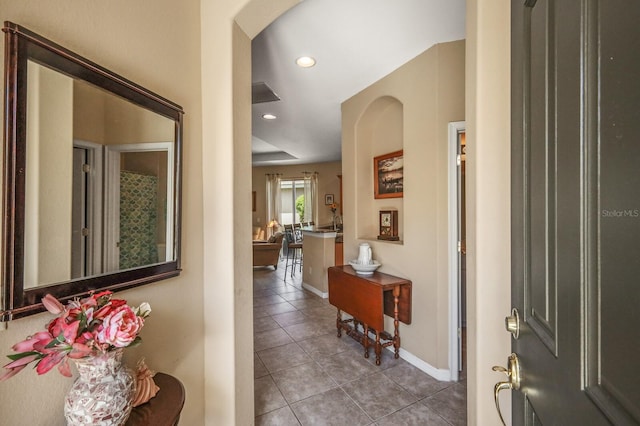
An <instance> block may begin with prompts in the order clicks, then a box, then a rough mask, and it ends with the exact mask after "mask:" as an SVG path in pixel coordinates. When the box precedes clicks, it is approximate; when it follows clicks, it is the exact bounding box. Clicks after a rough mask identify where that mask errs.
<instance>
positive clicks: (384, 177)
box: [373, 150, 404, 198]
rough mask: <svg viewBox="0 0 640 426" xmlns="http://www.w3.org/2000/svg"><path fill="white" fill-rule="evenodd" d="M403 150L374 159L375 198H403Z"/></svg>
mask: <svg viewBox="0 0 640 426" xmlns="http://www.w3.org/2000/svg"><path fill="white" fill-rule="evenodd" d="M402 152H403V151H402V150H400V151H395V152H391V153H389V154H384V155H379V156H377V157H375V158H374V159H373V194H374V198H402V195H403V186H402V185H403V176H404V168H403V158H402Z"/></svg>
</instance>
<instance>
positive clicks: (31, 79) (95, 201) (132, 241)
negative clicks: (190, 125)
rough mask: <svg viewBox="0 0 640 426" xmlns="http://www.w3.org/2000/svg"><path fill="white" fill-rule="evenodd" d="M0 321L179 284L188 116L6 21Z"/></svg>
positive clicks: (121, 79)
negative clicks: (103, 294) (97, 295)
mask: <svg viewBox="0 0 640 426" xmlns="http://www.w3.org/2000/svg"><path fill="white" fill-rule="evenodd" d="M3 31H4V33H5V99H4V100H5V103H4V105H5V106H4V161H3V165H4V174H3V212H4V216H3V228H2V239H3V247H2V248H3V252H2V257H3V271H2V272H3V275H2V299H1V303H2V306H1V310H0V321H9V320H11V319H15V318H20V317H24V316H27V315H31V314H34V313H37V312H40V311H42V310H44V308H43V306H42V304H41V302H40V300H41V298H42V297H43V296H44V295H46V294H47V293H49V294H52V295H54V296H55V297H57V298H58V299H60V300H63V301H64V300H67V299H71V298H74V297H82V296H83V295H86V294H88V293H90V292H92V291H96V290H106V289H109V290H114V291H115V290H122V289H126V288H131V287H135V286H140V285H144V284H148V283H151V282H154V281H158V280H162V279H166V278H169V277H173V276H176V275H178V274H179V273H180V217H181V196H180V182H181V179H180V176H181V169H182V167H181V145H182V122H183V121H182V117H183V114H184V112H183V110H182V107H180V106H179V105H177V104H175V103H173V102H171V101H169V100H167V99H165V98H163V97H161V96H159V95H157V94H155V93H153V92H151V91H149V90H147V89H145V88H143V87H141V86H139V85H137V84H135V83H133V82H131V81H129V80H127V79H125V78H123V77H121V76H119V75H117V74H115V73H113V72H111V71H109V70H107V69H106V68H103V67H101V66H100V65H97V64H95V63H93V62H91V61H89V60H88V59H85V58H83V57H81V56H80V55H77V54H75V53H73V52H71V51H69V50H68V49H66V48H64V47H62V46H59V45H57V44H56V43H53V42H51V41H49V40H47V39H46V38H44V37H41V36H39V35H38V34H35V33H34V32H32V31H30V30H28V29H26V28H24V27H22V26H20V25H16V24H14V23H11V22H5V24H4V28H3Z"/></svg>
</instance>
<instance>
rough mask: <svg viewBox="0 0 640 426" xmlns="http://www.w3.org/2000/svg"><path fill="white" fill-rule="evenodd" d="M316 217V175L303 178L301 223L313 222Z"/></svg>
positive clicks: (306, 175) (310, 174) (315, 173)
mask: <svg viewBox="0 0 640 426" xmlns="http://www.w3.org/2000/svg"><path fill="white" fill-rule="evenodd" d="M317 217H318V173H317V172H314V173H305V176H304V218H302V221H303V222H315V221H316V218H317Z"/></svg>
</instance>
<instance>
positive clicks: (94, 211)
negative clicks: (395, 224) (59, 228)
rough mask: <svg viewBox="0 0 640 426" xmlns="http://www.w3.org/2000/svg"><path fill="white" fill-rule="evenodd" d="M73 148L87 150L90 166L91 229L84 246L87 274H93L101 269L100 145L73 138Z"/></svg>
mask: <svg viewBox="0 0 640 426" xmlns="http://www.w3.org/2000/svg"><path fill="white" fill-rule="evenodd" d="M73 147H74V148H82V149H86V150H87V155H88V164H89V166H90V170H89V172H88V173H89V179H88V188H87V193H88V194H89V196H88V199H87V208H88V214H87V225H88V226H87V227H88V228H89V229H91V234H90V241H89V244H87V246H86V250H87V254H88V261H87V266H88V275H94V274H95V273H96V271H102V247H103V244H102V243H103V240H102V239H103V232H102V200H103V194H102V191H103V187H102V175H103V173H104V169H103V168H104V160H103V157H104V156H103V148H102V145H100V144H98V143H94V142H89V141H85V140H82V139H74V140H73Z"/></svg>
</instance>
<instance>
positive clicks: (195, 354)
mask: <svg viewBox="0 0 640 426" xmlns="http://www.w3.org/2000/svg"><path fill="white" fill-rule="evenodd" d="M0 18H1V19H0V20H2V21H5V20H11V21H13V22H16V23H18V24H20V25H24V26H26V27H27V28H29V29H31V30H33V31H35V32H37V33H39V34H42V35H43V36H46V37H48V38H50V39H52V40H54V41H56V42H57V43H59V44H61V45H63V46H65V47H67V48H69V49H71V50H73V51H76V52H77V53H79V54H81V55H83V56H85V57H88V58H89V59H91V60H93V61H95V62H97V63H99V64H100V65H103V66H105V67H106V68H109V69H112V70H113V71H115V72H117V73H118V74H120V75H123V76H125V77H126V78H128V79H130V80H132V81H135V82H136V83H139V84H141V85H142V86H145V87H148V88H149V89H151V90H153V91H154V92H157V93H159V94H161V95H162V96H164V97H166V98H168V99H171V100H173V101H175V102H177V103H178V104H180V105H182V106H183V107H184V109H185V111H186V115H185V134H184V165H185V167H184V171H183V177H184V184H183V204H184V209H183V215H184V217H183V246H182V259H183V261H182V267H183V271H182V274H181V276H180V277H178V278H174V279H171V280H166V281H161V282H158V283H153V284H150V285H147V286H144V287H140V288H138V289H133V290H129V291H125V292H122V293H120V294H119V296H122V297H124V298H126V299H127V300H129V301H130V302H131V303H132V304H135V305H137V304H139V303H141V302H143V301H148V302H149V303H150V304H151V306H152V308H153V313H152V316H151V318H149V320H148V321H147V324H146V325H145V328H144V330H143V332H142V338H143V341H144V342H143V344H142V345H141V346H140V347H139V348H135V349H132V350H129V351H127V354H126V358H127V362H128V363H129V364H131V365H135V361H136V360H137V359H138V357H141V356H145V357H146V359H147V363H148V364H149V366H150V367H151V368H152V369H155V370H158V371H163V372H167V373H170V374H173V375H175V376H177V377H179V378H180V379H181V380H182V382H183V383H184V385H185V387H186V390H187V399H186V404H185V409H184V411H183V415H182V419H181V420H182V423H184V424H186V425H197V424H201V423H202V419H203V415H204V395H203V389H204V381H205V378H204V377H203V374H202V370H203V368H202V366H203V365H204V344H203V335H204V329H203V284H202V283H203V257H202V222H203V221H202V166H201V164H202V163H201V153H202V137H201V128H202V121H201V95H200V94H201V86H200V48H199V46H200V20H199V19H200V1H198V0H189V1H181V2H175V1H169V0H153V1H151V0H141V1H137V2H130V1H124V0H114V1H110V2H86V1H84V0H67V1H64V2H61V1H36V0H25V1H20V2H16V1H12V0H0ZM229 19H230V18H229ZM3 49H4V47H0V50H3ZM0 90H3V89H0ZM227 99H230V96H227ZM49 255H50V256H52V257H53V256H55V254H54V253H53V252H52V253H49ZM209 308H210V306H209ZM49 319H50V316H49V315H47V314H40V315H35V316H32V317H28V318H25V319H20V320H15V321H11V322H10V323H8V329H7V330H4V331H0V354H8V353H9V352H10V347H11V345H13V344H14V343H15V342H17V341H19V340H22V339H24V338H25V337H26V336H27V335H29V334H32V333H33V332H35V331H37V330H39V329H41V328H42V327H43V326H44V324H45V323H46V322H47V321H48V320H49ZM3 364H4V363H3ZM232 365H233V364H232V363H230V364H228V366H226V367H223V368H224V369H232V368H233V367H232ZM70 385H71V380H70V379H67V378H64V377H62V376H61V375H60V374H58V372H57V371H51V372H50V373H48V374H46V375H44V376H40V377H39V376H37V375H36V374H35V372H34V371H32V370H31V369H26V370H25V371H23V372H21V373H20V374H19V375H18V376H16V377H14V378H12V379H11V380H10V381H9V382H4V383H0V413H1V415H0V423H2V424H7V425H26V424H29V425H34V426H39V425H43V426H45V425H46V426H52V425H53V426H55V425H62V424H64V417H63V413H62V409H63V397H64V393H65V392H66V390H67V389H68V388H69V386H70Z"/></svg>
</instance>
